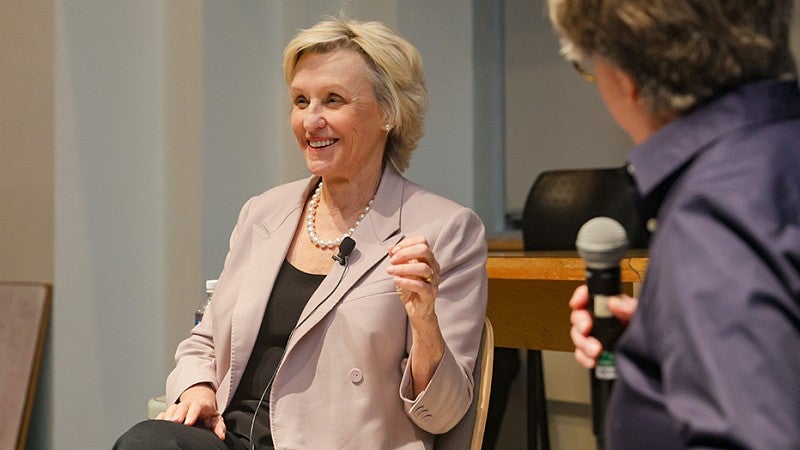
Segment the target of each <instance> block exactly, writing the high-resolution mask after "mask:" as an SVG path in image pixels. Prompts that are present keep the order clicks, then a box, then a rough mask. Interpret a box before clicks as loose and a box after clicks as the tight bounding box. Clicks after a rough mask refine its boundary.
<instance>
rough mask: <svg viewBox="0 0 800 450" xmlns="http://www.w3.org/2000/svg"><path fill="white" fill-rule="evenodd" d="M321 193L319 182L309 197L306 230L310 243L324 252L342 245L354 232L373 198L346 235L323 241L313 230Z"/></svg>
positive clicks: (320, 183)
mask: <svg viewBox="0 0 800 450" xmlns="http://www.w3.org/2000/svg"><path fill="white" fill-rule="evenodd" d="M321 193H322V181H321V180H320V182H319V185H318V186H317V189H316V190H315V191H314V195H312V196H311V201H310V202H308V214H307V215H306V230H307V231H308V237H309V238H311V243H313V244H314V245H316V246H317V247H319V248H321V249H323V250H324V249H326V248H335V247H338V246H339V244H341V243H342V241H343V240H344V238H346V237H350V235H352V234H353V233H354V232H355V231H356V227H358V226H359V225H360V224H361V221H362V220H364V216H366V215H367V213H368V212H369V209H370V207H372V201H373V200H375V198H374V197H373V198H372V200H370V201H369V203H368V204H367V207H366V208H364V211H363V212H362V213H361V214H360V215H359V216H358V220H356V223H355V224H353V227H352V228H350V229H349V230H347V232H346V233H344V234H342V235H341V236H339V237H338V238H336V239H334V240H330V241H325V240H322V239H320V238H319V236H317V232H316V231H315V229H314V228H315V227H314V222H315V220H316V217H317V203H319V197H320V195H321Z"/></svg>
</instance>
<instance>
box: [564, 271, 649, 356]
mask: <svg viewBox="0 0 800 450" xmlns="http://www.w3.org/2000/svg"><path fill="white" fill-rule="evenodd" d="M588 303H589V289H588V288H587V287H586V285H582V286H578V288H577V289H575V292H573V293H572V298H571V299H570V300H569V307H570V308H571V309H572V313H570V316H569V321H570V323H571V324H572V328H571V329H570V331H569V336H570V338H571V339H572V343H573V344H575V359H576V360H577V361H578V362H579V363H580V364H581V365H582V366H584V367H586V368H587V369H591V368H593V367H594V366H595V364H596V363H597V358H598V357H599V356H600V353H602V351H603V346H602V344H600V341H598V340H597V339H595V338H594V337H592V336H590V335H589V333H591V331H592V325H593V322H592V316H591V315H590V314H589V311H587V310H586V305H587V304H588ZM638 305H639V301H638V300H637V299H636V298H634V297H630V296H628V295H625V294H622V295H620V296H615V297H610V298H609V300H608V309H609V310H610V311H611V314H613V315H614V317H616V318H618V319H620V320H621V321H622V323H623V324H627V323H628V322H629V321H630V320H631V317H633V314H634V313H635V312H636V307H637V306H638Z"/></svg>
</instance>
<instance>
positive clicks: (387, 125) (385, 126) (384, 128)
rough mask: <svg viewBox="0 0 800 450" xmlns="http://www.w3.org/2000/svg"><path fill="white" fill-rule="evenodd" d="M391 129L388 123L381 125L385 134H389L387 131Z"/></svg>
mask: <svg viewBox="0 0 800 450" xmlns="http://www.w3.org/2000/svg"><path fill="white" fill-rule="evenodd" d="M391 129H392V127H390V126H389V124H388V123H387V124H384V125H383V131H385V132H387V133H388V132H389V130H391Z"/></svg>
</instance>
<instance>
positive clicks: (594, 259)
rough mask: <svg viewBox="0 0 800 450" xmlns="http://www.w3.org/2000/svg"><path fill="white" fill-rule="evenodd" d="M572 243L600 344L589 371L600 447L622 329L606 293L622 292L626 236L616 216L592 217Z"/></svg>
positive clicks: (593, 332)
mask: <svg viewBox="0 0 800 450" xmlns="http://www.w3.org/2000/svg"><path fill="white" fill-rule="evenodd" d="M575 247H576V248H577V249H578V254H579V255H580V256H581V258H583V260H584V262H585V264H586V285H587V286H588V288H589V303H588V305H587V310H588V311H589V313H590V314H591V315H592V322H593V325H592V332H591V334H592V336H594V337H595V338H597V340H599V341H600V343H601V344H602V345H603V352H602V353H601V354H600V358H599V359H598V360H597V365H596V366H595V368H594V369H592V374H591V390H592V428H593V431H594V435H595V437H596V439H597V448H598V449H603V448H604V436H603V429H604V427H605V413H606V406H607V405H608V400H609V398H610V397H611V388H612V387H613V385H614V380H615V379H616V378H617V369H616V365H615V362H614V353H613V352H614V345H615V344H616V341H617V339H618V338H619V337H620V335H621V334H622V331H623V327H622V322H620V320H619V319H617V318H616V317H614V316H613V315H612V314H611V312H610V311H609V310H608V297H611V296H616V295H620V294H621V293H622V283H621V280H620V270H619V263H620V260H621V259H622V256H623V255H624V254H625V252H626V251H627V250H628V236H627V234H626V233H625V228H624V227H623V226H622V225H620V223H619V222H617V221H616V220H614V219H611V218H609V217H595V218H593V219H591V220H589V221H588V222H586V223H585V224H583V226H582V227H581V229H580V230H579V231H578V237H577V239H576V240H575Z"/></svg>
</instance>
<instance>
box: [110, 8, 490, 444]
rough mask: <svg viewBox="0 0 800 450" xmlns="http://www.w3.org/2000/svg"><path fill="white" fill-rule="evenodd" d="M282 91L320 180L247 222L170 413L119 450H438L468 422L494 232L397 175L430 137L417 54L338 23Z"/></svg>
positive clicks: (315, 31) (300, 37)
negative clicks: (439, 439) (425, 130)
mask: <svg viewBox="0 0 800 450" xmlns="http://www.w3.org/2000/svg"><path fill="white" fill-rule="evenodd" d="M284 73H285V78H286V81H287V83H288V85H289V95H290V98H291V102H292V108H291V127H292V130H293V131H294V134H295V136H296V138H297V142H298V144H299V146H300V150H301V152H302V154H303V156H304V157H305V161H306V165H307V167H308V169H309V171H310V172H311V173H312V176H311V177H310V178H308V179H304V180H300V181H296V182H292V183H288V184H285V185H282V186H278V187H275V188H273V189H270V190H268V191H266V192H265V193H263V194H261V195H259V196H257V197H254V198H252V199H250V200H249V201H248V202H247V203H246V204H245V206H244V207H243V208H242V211H241V214H240V216H239V220H238V222H237V225H236V227H235V229H234V231H233V234H232V236H231V240H230V252H229V254H228V256H227V257H226V260H225V265H224V268H223V270H222V273H221V275H220V278H219V283H218V285H217V288H216V291H215V293H214V297H213V299H212V301H211V303H210V307H209V309H208V311H207V312H206V314H205V316H204V317H203V320H202V321H201V322H200V323H199V324H198V325H197V326H196V327H195V328H194V329H193V330H192V332H191V336H190V337H189V338H187V339H186V340H185V341H183V342H182V343H181V344H180V346H179V347H178V350H177V353H176V362H177V366H176V367H175V369H174V370H173V371H172V373H171V374H170V375H169V378H168V379H167V404H168V405H169V407H168V409H167V411H166V413H164V414H162V415H161V416H160V417H159V418H160V419H162V420H153V421H146V422H142V423H140V424H138V425H136V426H134V427H133V428H132V429H131V430H129V431H128V432H127V433H126V434H125V435H123V436H122V437H121V438H120V440H119V441H118V443H117V444H118V448H160V447H158V446H157V445H163V446H164V447H168V448H176V447H183V448H251V446H252V447H255V448H282V449H283V448H292V449H300V448H307V449H321V448H337V449H340V448H353V449H367V448H369V449H377V448H387V449H389V448H391V449H399V448H403V449H430V448H432V447H433V441H434V435H435V434H437V433H444V432H446V431H448V430H449V429H451V428H452V427H453V426H455V425H456V424H457V423H458V422H459V421H460V420H461V418H462V417H463V415H464V413H465V412H466V410H467V408H468V407H469V405H470V401H471V399H472V395H473V394H472V392H473V381H472V375H471V374H472V370H473V366H474V364H475V359H476V356H477V353H478V347H479V344H480V340H481V330H482V326H483V320H484V315H485V310H486V301H487V278H486V271H485V258H486V244H485V240H484V228H483V224H482V223H481V221H480V219H479V218H478V217H477V215H476V214H475V213H474V212H472V211H471V210H469V209H467V208H465V207H462V206H459V205H457V204H456V203H454V202H452V201H449V200H447V199H445V198H443V197H440V196H438V195H435V194H432V193H430V192H427V191H425V190H424V189H422V188H421V187H419V186H417V185H415V184H413V183H411V182H409V181H408V180H406V179H404V178H403V177H402V176H401V175H400V172H402V171H403V170H404V169H406V168H407V166H408V164H409V160H410V157H411V152H412V150H413V149H414V148H415V147H416V145H417V142H418V140H419V139H420V138H421V136H422V125H423V114H424V109H425V107H426V99H427V94H426V89H425V85H424V80H423V74H422V63H421V59H420V56H419V53H418V51H417V50H416V49H415V48H414V47H413V46H412V45H411V44H409V43H408V42H406V41H405V40H403V39H402V38H400V37H399V36H397V35H396V34H395V33H393V32H392V31H391V30H389V29H388V28H386V27H385V26H383V25H381V24H379V23H377V22H356V21H349V20H345V19H329V20H324V21H321V22H319V23H317V24H316V25H314V26H313V27H312V28H310V29H307V30H302V31H300V32H299V33H298V34H297V36H296V37H295V38H294V39H293V40H292V41H291V42H290V43H289V44H288V46H287V47H286V49H285V52H284ZM345 237H349V238H351V239H353V240H355V243H356V244H355V249H354V250H352V253H351V254H350V255H349V256H344V255H342V256H343V258H340V260H341V264H340V262H337V261H334V259H333V258H332V257H333V256H337V255H338V254H339V244H340V242H341V241H342V240H343V239H344V238H345ZM343 253H346V252H344V251H343Z"/></svg>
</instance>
